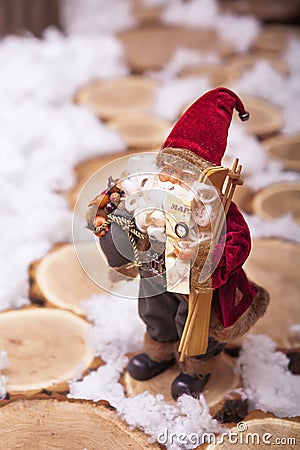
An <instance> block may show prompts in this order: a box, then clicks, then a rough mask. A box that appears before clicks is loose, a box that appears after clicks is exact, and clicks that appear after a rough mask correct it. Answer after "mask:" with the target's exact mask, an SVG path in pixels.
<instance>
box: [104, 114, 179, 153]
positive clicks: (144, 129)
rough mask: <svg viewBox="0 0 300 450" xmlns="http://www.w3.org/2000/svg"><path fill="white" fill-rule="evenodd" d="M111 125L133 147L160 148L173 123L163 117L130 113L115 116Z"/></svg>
mask: <svg viewBox="0 0 300 450" xmlns="http://www.w3.org/2000/svg"><path fill="white" fill-rule="evenodd" d="M109 126H110V127H111V128H112V129H114V130H115V131H117V132H118V133H119V134H120V135H121V136H122V138H123V139H124V141H125V142H126V144H127V146H128V147H129V148H130V149H132V148H136V149H140V150H144V149H150V148H152V149H158V148H159V147H160V146H161V145H162V143H163V141H164V139H165V138H166V136H167V134H168V133H169V131H170V130H171V127H172V124H171V122H169V121H168V120H165V119H163V118H159V117H155V116H151V115H146V114H139V115H136V114H130V115H126V116H117V117H115V118H113V119H112V120H111V121H110V123H109Z"/></svg>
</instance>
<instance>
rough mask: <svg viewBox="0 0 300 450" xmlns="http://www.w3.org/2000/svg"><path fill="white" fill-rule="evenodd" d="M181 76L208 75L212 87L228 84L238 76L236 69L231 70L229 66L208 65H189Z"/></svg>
mask: <svg viewBox="0 0 300 450" xmlns="http://www.w3.org/2000/svg"><path fill="white" fill-rule="evenodd" d="M180 76H181V77H184V78H188V77H196V76H199V77H207V78H208V80H209V82H210V84H211V86H212V87H218V86H226V85H228V84H230V82H231V81H232V80H234V79H236V78H237V76H236V71H233V70H231V68H230V67H229V66H225V65H224V66H218V65H207V66H202V67H187V68H186V69H184V70H183V71H182V72H181V74H180Z"/></svg>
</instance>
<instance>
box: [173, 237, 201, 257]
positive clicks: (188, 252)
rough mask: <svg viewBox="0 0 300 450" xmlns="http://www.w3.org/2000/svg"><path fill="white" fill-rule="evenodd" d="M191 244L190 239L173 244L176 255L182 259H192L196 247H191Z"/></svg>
mask: <svg viewBox="0 0 300 450" xmlns="http://www.w3.org/2000/svg"><path fill="white" fill-rule="evenodd" d="M191 244H192V242H191V241H179V242H176V243H175V244H173V247H174V252H175V255H176V257H177V258H179V259H182V260H183V261H188V260H190V259H193V257H194V255H195V251H196V249H197V247H191Z"/></svg>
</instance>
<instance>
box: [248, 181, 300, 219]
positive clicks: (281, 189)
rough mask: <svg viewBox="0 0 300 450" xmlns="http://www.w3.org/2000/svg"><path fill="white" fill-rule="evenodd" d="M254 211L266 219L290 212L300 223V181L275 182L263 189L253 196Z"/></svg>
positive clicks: (276, 217)
mask: <svg viewBox="0 0 300 450" xmlns="http://www.w3.org/2000/svg"><path fill="white" fill-rule="evenodd" d="M253 211H254V212H255V214H257V215H258V216H260V217H261V218H263V219H266V220H274V219H278V218H279V217H282V216H284V215H285V214H288V213H290V214H292V215H293V217H294V219H295V220H296V221H297V222H298V223H300V182H299V181H294V182H283V183H275V184H271V185H270V186H267V187H265V188H263V189H261V190H260V191H258V192H257V193H256V194H255V196H254V198H253Z"/></svg>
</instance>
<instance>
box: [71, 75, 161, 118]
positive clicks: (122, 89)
mask: <svg viewBox="0 0 300 450" xmlns="http://www.w3.org/2000/svg"><path fill="white" fill-rule="evenodd" d="M158 85H159V84H158V82H156V81H154V80H150V79H149V78H144V77H138V76H131V77H123V78H114V79H111V80H106V81H100V80H99V81H93V82H91V83H89V84H87V85H85V86H82V87H81V88H79V89H78V91H77V92H76V94H75V102H76V103H78V104H80V105H84V106H87V107H88V108H90V109H91V110H92V111H93V112H94V113H95V114H96V115H97V116H98V117H100V118H101V119H111V118H112V117H114V116H117V115H120V114H128V113H147V112H150V111H151V108H152V106H153V103H154V99H155V92H156V89H157V88H158Z"/></svg>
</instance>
